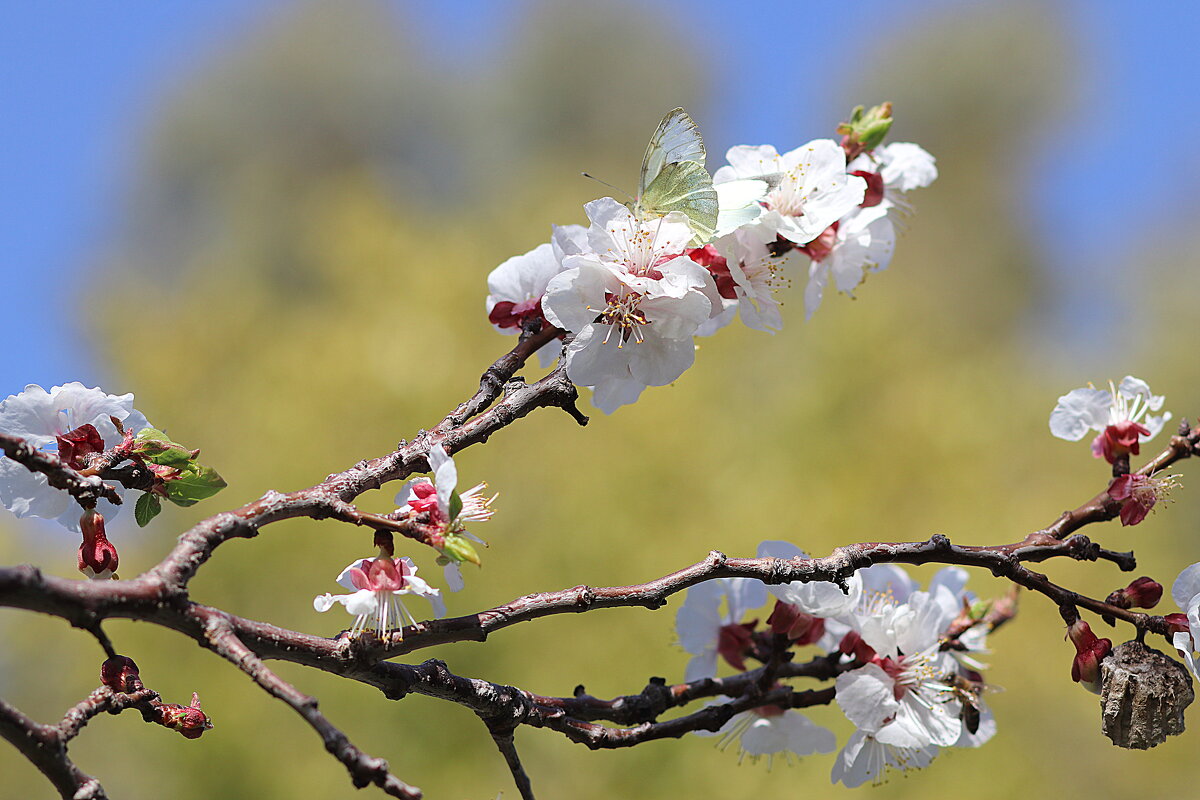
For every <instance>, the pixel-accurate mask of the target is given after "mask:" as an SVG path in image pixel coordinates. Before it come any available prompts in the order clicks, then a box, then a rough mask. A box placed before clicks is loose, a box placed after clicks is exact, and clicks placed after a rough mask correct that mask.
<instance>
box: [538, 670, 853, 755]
mask: <svg viewBox="0 0 1200 800" xmlns="http://www.w3.org/2000/svg"><path fill="white" fill-rule="evenodd" d="M834 694H835V688H834V687H832V686H830V687H828V688H826V689H815V690H814V689H808V690H805V691H801V692H798V691H795V690H794V689H791V688H790V687H787V686H781V687H778V688H776V689H772V690H771V691H769V692H765V693H763V694H758V695H755V694H747V695H743V696H741V697H738V698H736V699H734V700H731V701H729V702H728V703H720V704H717V705H711V706H705V707H704V708H702V709H700V710H699V711H694V712H692V713H691V714H687V715H685V716H682V717H677V718H675V719H672V720H668V721H666V722H647V723H643V724H641V725H636V726H634V727H632V728H609V727H607V726H605V725H597V724H596V723H594V722H583V721H582V720H578V719H573V718H571V717H568V716H565V715H563V714H562V712H558V711H555V712H549V713H547V714H545V716H544V719H543V721H544V724H545V726H546V727H547V728H550V729H551V730H555V731H558V732H559V733H561V734H563V735H564V736H566V737H567V738H568V739H570V740H571V741H573V742H578V743H579V744H583V745H586V746H587V747H588V748H590V749H592V750H600V749H612V748H617V747H633V746H634V745H638V744H641V743H643V742H649V741H653V740H655V739H678V738H679V737H681V736H684V735H686V734H688V733H694V732H695V731H717V730H720V728H721V726H722V725H724V724H725V723H726V722H728V721H729V719H730V717H732V716H733V715H734V714H737V713H740V712H742V711H748V710H750V709H752V708H758V707H760V706H766V705H775V706H780V707H782V708H808V707H811V706H816V705H828V704H829V703H831V702H833V698H834Z"/></svg>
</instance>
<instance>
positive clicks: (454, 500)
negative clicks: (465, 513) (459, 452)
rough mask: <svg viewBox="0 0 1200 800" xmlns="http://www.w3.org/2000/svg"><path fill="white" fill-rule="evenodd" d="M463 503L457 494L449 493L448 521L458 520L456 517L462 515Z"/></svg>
mask: <svg viewBox="0 0 1200 800" xmlns="http://www.w3.org/2000/svg"><path fill="white" fill-rule="evenodd" d="M462 507H463V501H462V498H461V497H459V496H458V492H451V493H450V521H451V522H453V521H454V520H456V519H458V515H459V514H461V513H462Z"/></svg>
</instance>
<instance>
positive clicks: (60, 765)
mask: <svg viewBox="0 0 1200 800" xmlns="http://www.w3.org/2000/svg"><path fill="white" fill-rule="evenodd" d="M0 736H2V737H4V738H5V739H7V740H8V741H9V742H10V743H11V744H12V745H13V746H14V747H16V748H17V750H19V751H20V752H21V755H23V756H25V758H27V759H28V760H29V762H30V763H31V764H33V765H34V766H35V767H37V768H38V770H39V771H40V772H41V773H42V774H43V775H45V776H46V778H47V779H48V780H49V781H50V783H52V784H54V788H55V789H56V790H58V793H59V794H60V795H61V796H62V797H64V798H66V800H107V798H108V795H107V794H105V793H104V788H103V787H102V786H101V785H100V782H99V781H97V780H96V779H95V778H93V777H92V776H90V775H88V774H86V773H84V772H83V771H82V770H80V769H79V767H77V766H75V764H74V762H72V761H71V759H70V758H69V757H68V756H67V746H66V743H65V742H64V741H63V740H62V738H61V736H60V734H59V732H58V730H57V729H56V727H55V726H53V725H42V724H40V723H38V722H35V721H34V720H32V719H30V718H29V717H27V716H25V715H24V714H22V713H21V712H20V711H19V710H17V709H16V708H14V707H13V706H10V705H9V704H8V703H6V702H5V701H4V700H0Z"/></svg>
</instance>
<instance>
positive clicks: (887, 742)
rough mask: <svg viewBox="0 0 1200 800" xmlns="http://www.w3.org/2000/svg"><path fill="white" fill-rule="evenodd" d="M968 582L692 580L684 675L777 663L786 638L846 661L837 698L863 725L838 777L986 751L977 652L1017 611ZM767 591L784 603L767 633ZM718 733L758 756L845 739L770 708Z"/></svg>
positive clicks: (683, 620) (821, 747) (786, 554)
mask: <svg viewBox="0 0 1200 800" xmlns="http://www.w3.org/2000/svg"><path fill="white" fill-rule="evenodd" d="M758 555H759V556H760V557H766V556H771V557H776V558H788V559H792V558H807V556H806V555H805V554H804V553H803V552H801V551H800V550H799V549H798V548H796V547H795V546H794V545H791V544H789V543H787V542H777V541H770V542H763V543H762V544H761V545H760V546H759V551H758ZM966 581H967V573H966V571H965V570H963V569H961V568H958V567H947V568H945V569H943V570H941V571H940V572H938V573H937V574H936V575H935V576H934V578H933V580H932V581H931V582H930V584H929V586H928V588H927V589H925V590H920V589H919V588H918V585H917V583H916V582H915V581H914V580H913V579H912V578H911V577H909V575H908V574H907V573H906V572H905V571H904V570H903V569H902V568H900V567H897V566H893V565H887V564H879V565H875V566H872V567H868V568H866V569H862V570H858V571H857V572H855V573H854V574H853V575H852V576H851V577H850V578H849V579H848V581H847V584H846V587H845V589H844V590H843V588H842V587H839V586H838V585H837V584H834V583H828V582H812V583H791V584H782V585H778V586H766V585H765V584H763V583H762V582H760V581H757V580H754V579H751V578H727V579H721V580H717V581H711V582H709V583H705V584H700V585H698V586H694V587H692V588H691V589H689V590H688V594H687V597H686V599H685V601H684V603H683V606H682V607H681V608H680V610H679V613H678V615H677V617H676V630H677V633H678V636H679V642H680V645H681V646H682V647H683V648H684V649H685V650H686V651H687V652H689V653H691V654H692V659H691V661H690V662H689V663H688V667H687V671H686V674H685V678H686V680H688V681H694V680H698V679H701V678H706V677H712V676H714V675H715V674H716V671H717V665H718V659H720V660H723V661H724V662H725V663H727V664H728V665H729V666H731V667H732V668H733V669H735V670H738V671H744V670H746V669H748V666H747V661H748V660H749V659H757V660H760V661H766V660H768V659H769V653H770V648H771V647H772V646H773V643H774V642H775V641H776V637H779V636H783V637H786V639H787V640H788V641H789V642H790V646H792V647H803V646H812V647H814V648H815V649H816V650H817V651H820V652H824V653H826V654H828V655H829V657H831V658H832V659H834V661H835V663H836V665H837V672H838V677H837V681H836V701H837V704H838V706H839V708H840V709H841V710H842V712H843V713H844V714H845V716H846V718H847V719H848V720H849V721H850V722H851V723H852V724H853V725H854V727H855V731H854V733H853V734H852V735H851V736H850V738H849V740H848V741H847V742H846V744H845V745H844V746H843V747H842V750H841V751H840V752H839V754H838V755H837V758H836V760H835V763H834V767H833V773H832V779H833V782H834V783H843V784H845V785H846V786H858V785H860V784H863V783H865V782H867V781H871V782H876V783H878V782H880V781H881V780H882V779H883V777H884V775H885V773H886V772H887V771H888V770H890V769H899V770H905V769H911V768H916V767H923V766H926V765H928V764H929V763H930V761H931V760H932V759H933V758H934V757H935V756H936V755H937V753H938V751H939V749H940V748H943V747H978V746H979V745H981V744H983V743H984V742H986V741H987V740H988V739H989V738H991V736H992V735H993V734H994V733H995V730H996V726H995V721H994V719H993V717H992V714H991V712H990V710H988V708H987V706H986V704H984V702H983V699H982V693H983V690H984V688H985V682H984V679H983V676H982V674H981V673H982V670H983V669H984V668H985V667H984V665H983V664H982V663H980V662H979V661H978V660H977V656H978V655H979V654H981V653H984V652H986V650H985V646H986V639H987V634H988V632H989V631H990V630H992V628H993V627H994V626H995V625H997V624H999V623H1000V622H1002V621H1003V620H1004V619H1005V618H1006V617H1005V613H1009V614H1010V613H1011V610H1008V611H1004V610H1003V609H1002V608H1001V604H999V603H997V604H995V605H994V606H993V605H992V604H988V603H980V602H977V601H976V599H975V598H974V597H973V595H971V594H970V593H968V592H967V591H966ZM768 592H769V593H770V594H771V595H773V596H774V600H775V604H774V607H773V608H772V610H771V611H770V613H769V615H768V616H766V618H765V620H764V621H763V625H762V627H761V629H760V627H759V626H760V620H762V618H763V614H762V613H761V612H759V613H757V614H755V609H759V608H760V607H762V606H764V605H765V604H766V603H767V601H768ZM722 605H723V607H724V610H723V611H722ZM763 610H764V611H765V609H763ZM751 616H752V617H754V618H753V619H749V620H747V617H751ZM717 733H718V735H720V736H722V737H723V738H722V740H721V741H722V742H723V743H725V744H728V743H729V742H731V741H732V740H733V739H735V738H736V739H738V740H739V742H740V749H741V752H742V754H743V755H748V756H751V757H760V756H767V757H774V756H781V757H785V758H786V757H790V756H804V755H810V754H813V753H831V752H833V750H834V749H835V746H836V738H835V736H834V734H833V732H832V731H829V730H827V729H825V728H822V727H820V726H818V725H816V724H815V723H813V722H812V721H811V720H809V719H808V718H807V717H805V716H804V715H803V714H802V713H801V712H799V711H797V710H795V709H782V708H776V707H772V706H767V707H763V708H756V709H753V710H751V711H746V712H743V713H741V714H738V715H735V716H734V717H733V718H732V719H730V721H729V722H728V723H727V724H726V725H725V726H724V727H723V728H722V729H721V730H720V731H718V732H717Z"/></svg>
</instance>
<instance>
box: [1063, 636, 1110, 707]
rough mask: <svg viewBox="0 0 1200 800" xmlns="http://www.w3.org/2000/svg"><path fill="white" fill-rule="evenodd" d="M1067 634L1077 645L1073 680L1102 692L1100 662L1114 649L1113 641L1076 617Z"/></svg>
mask: <svg viewBox="0 0 1200 800" xmlns="http://www.w3.org/2000/svg"><path fill="white" fill-rule="evenodd" d="M1067 636H1069V637H1070V639H1071V642H1072V643H1073V644H1074V645H1075V660H1074V661H1073V662H1071V680H1073V681H1075V682H1076V683H1079V684H1082V685H1083V687H1084V688H1085V689H1087V690H1088V691H1089V692H1093V693H1095V694H1100V662H1101V661H1103V660H1104V658H1105V656H1107V655H1108V654H1109V652H1111V651H1112V641H1111V640H1109V639H1099V638H1097V637H1096V635H1095V634H1094V633H1092V629H1091V626H1089V625H1088V624H1087V623H1086V622H1084V621H1083V620H1081V619H1076V620H1075V621H1074V622H1073V623H1071V624H1070V625H1068V626H1067Z"/></svg>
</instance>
